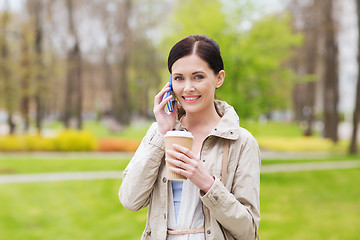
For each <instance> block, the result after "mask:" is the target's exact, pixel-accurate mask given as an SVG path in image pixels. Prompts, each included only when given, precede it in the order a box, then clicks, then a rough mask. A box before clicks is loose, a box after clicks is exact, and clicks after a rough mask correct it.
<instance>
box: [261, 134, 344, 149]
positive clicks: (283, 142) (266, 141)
mask: <svg viewBox="0 0 360 240" xmlns="http://www.w3.org/2000/svg"><path fill="white" fill-rule="evenodd" d="M256 140H257V141H258V143H259V146H260V148H261V149H264V150H271V151H280V152H312V151H321V152H346V150H347V146H348V142H347V141H339V142H338V143H337V144H334V143H333V142H332V141H331V140H330V139H324V138H319V137H295V138H288V137H257V138H256Z"/></svg>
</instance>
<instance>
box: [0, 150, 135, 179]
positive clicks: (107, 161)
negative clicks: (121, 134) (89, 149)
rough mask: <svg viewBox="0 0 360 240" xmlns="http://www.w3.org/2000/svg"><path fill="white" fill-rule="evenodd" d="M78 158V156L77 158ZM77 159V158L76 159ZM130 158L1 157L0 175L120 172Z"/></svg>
mask: <svg viewBox="0 0 360 240" xmlns="http://www.w3.org/2000/svg"><path fill="white" fill-rule="evenodd" d="M76 156H78V157H77V158H76ZM74 157H75V158H74ZM129 160H130V159H129V157H128V156H121V155H111V156H110V157H109V156H106V155H104V156H102V155H101V154H99V155H96V156H93V157H90V155H87V156H86V155H85V156H83V157H81V155H76V154H75V155H74V156H73V155H71V154H69V155H66V154H59V155H54V154H49V155H46V154H45V155H30V156H27V155H20V154H11V155H3V156H0V175H1V174H13V173H45V172H76V171H120V170H123V169H125V167H126V165H127V164H128V162H129Z"/></svg>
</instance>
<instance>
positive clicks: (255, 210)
mask: <svg viewBox="0 0 360 240" xmlns="http://www.w3.org/2000/svg"><path fill="white" fill-rule="evenodd" d="M245 138H246V141H245V142H244V143H243V144H242V148H241V152H240V155H239V159H238V167H237V169H236V172H235V176H234V179H233V182H232V187H231V192H230V191H229V190H228V189H227V188H226V187H225V186H224V185H223V184H222V183H221V181H220V180H219V179H218V178H215V182H214V184H213V186H212V187H211V189H210V190H209V191H208V192H207V193H206V194H205V195H204V196H202V197H201V199H202V201H203V203H204V205H205V206H206V207H208V208H209V210H210V213H211V214H212V215H213V217H215V218H216V220H217V221H218V222H219V223H220V224H221V225H222V227H223V228H224V229H225V230H226V231H227V232H228V233H230V234H231V236H233V237H234V238H235V239H255V238H256V237H257V231H258V226H259V222H260V201H259V191H260V165H261V160H260V150H259V146H258V144H257V142H256V140H255V139H254V138H253V136H252V135H251V134H250V133H248V132H246V133H245Z"/></svg>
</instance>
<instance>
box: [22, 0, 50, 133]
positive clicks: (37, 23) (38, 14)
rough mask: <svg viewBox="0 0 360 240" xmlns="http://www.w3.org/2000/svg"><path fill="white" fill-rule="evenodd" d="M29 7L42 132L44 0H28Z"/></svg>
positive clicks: (38, 130)
mask: <svg viewBox="0 0 360 240" xmlns="http://www.w3.org/2000/svg"><path fill="white" fill-rule="evenodd" d="M27 7H28V10H29V12H30V16H32V17H33V18H34V36H35V41H34V49H35V53H36V61H35V64H36V67H35V69H36V71H35V78H36V83H35V84H36V90H35V91H36V92H35V103H36V105H35V111H36V121H35V122H36V129H37V132H38V133H39V134H40V132H41V129H42V120H43V118H44V114H45V109H44V106H45V92H46V90H45V82H44V80H45V79H44V75H43V68H44V64H43V46H42V45H43V29H42V9H43V5H42V1H28V2H27Z"/></svg>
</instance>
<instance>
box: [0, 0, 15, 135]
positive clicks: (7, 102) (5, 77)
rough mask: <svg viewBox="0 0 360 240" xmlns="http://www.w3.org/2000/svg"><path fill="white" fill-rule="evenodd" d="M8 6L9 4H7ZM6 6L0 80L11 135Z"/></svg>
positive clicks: (12, 108) (2, 25)
mask: <svg viewBox="0 0 360 240" xmlns="http://www.w3.org/2000/svg"><path fill="white" fill-rule="evenodd" d="M6 5H7V2H6ZM7 7H8V6H6V10H5V11H4V12H3V13H2V16H1V23H0V24H1V30H2V31H3V34H1V35H0V37H1V39H0V54H1V64H0V71H1V78H2V79H1V78H0V80H2V81H3V88H4V90H3V91H4V96H1V97H3V98H4V103H5V109H6V111H7V114H8V118H7V124H8V127H9V134H10V135H11V134H14V133H15V127H16V125H15V123H14V121H13V113H14V95H15V92H14V88H13V85H12V84H13V83H12V81H11V80H12V79H11V72H10V59H9V44H8V39H7V35H6V33H7V26H8V24H9V20H10V13H9V12H8V10H7Z"/></svg>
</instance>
